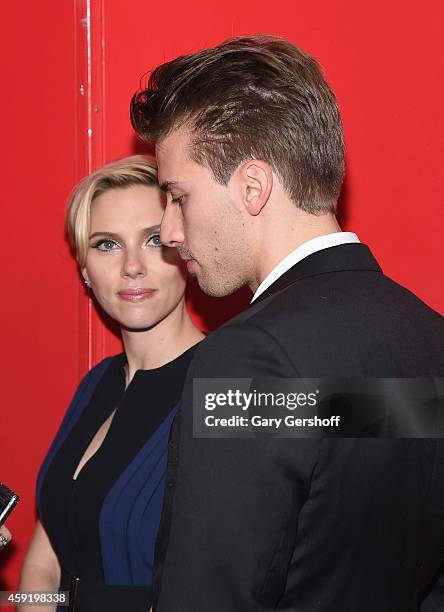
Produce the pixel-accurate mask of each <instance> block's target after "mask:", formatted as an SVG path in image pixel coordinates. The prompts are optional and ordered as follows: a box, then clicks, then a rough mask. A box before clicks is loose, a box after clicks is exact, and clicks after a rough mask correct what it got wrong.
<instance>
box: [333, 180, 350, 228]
mask: <svg viewBox="0 0 444 612" xmlns="http://www.w3.org/2000/svg"><path fill="white" fill-rule="evenodd" d="M349 206H350V183H349V180H348V178H347V174H346V175H345V180H344V182H343V184H342V189H341V193H340V194H339V199H338V207H337V214H336V217H337V219H338V223H339V225H340V226H341V228H342V229H344V228H346V227H347V221H348V214H349Z"/></svg>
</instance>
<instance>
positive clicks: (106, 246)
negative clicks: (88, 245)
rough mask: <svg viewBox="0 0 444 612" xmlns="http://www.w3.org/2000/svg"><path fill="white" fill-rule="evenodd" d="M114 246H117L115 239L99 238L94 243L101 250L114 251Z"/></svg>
mask: <svg viewBox="0 0 444 612" xmlns="http://www.w3.org/2000/svg"><path fill="white" fill-rule="evenodd" d="M114 247H117V243H116V242H114V240H99V242H97V243H96V244H95V245H94V248H95V249H97V250H99V251H114Z"/></svg>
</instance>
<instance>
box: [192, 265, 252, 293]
mask: <svg viewBox="0 0 444 612" xmlns="http://www.w3.org/2000/svg"><path fill="white" fill-rule="evenodd" d="M195 276H196V278H197V282H198V283H199V287H200V288H201V289H202V291H203V292H204V293H206V294H207V295H210V296H211V297H218V298H220V297H225V296H227V295H231V294H232V293H234V292H235V291H237V290H238V289H240V288H241V287H242V285H240V284H239V285H235V284H234V283H228V282H224V281H223V279H222V278H208V276H205V274H202V273H201V272H198V271H196V273H195Z"/></svg>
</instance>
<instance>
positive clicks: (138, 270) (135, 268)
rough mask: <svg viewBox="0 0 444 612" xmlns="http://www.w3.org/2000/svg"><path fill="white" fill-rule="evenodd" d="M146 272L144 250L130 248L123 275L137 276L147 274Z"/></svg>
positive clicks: (127, 252) (124, 263)
mask: <svg viewBox="0 0 444 612" xmlns="http://www.w3.org/2000/svg"><path fill="white" fill-rule="evenodd" d="M146 273H147V267H146V263H145V259H144V256H143V253H142V251H141V250H140V249H128V250H127V251H126V253H125V259H124V261H123V265H122V276H129V277H130V278H137V277H138V276H145V275H146Z"/></svg>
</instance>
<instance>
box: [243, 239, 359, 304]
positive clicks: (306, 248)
mask: <svg viewBox="0 0 444 612" xmlns="http://www.w3.org/2000/svg"><path fill="white" fill-rule="evenodd" d="M349 242H360V240H359V238H358V237H357V235H356V234H354V233H353V232H335V233H334V234H324V235H323V236H316V238H312V239H311V240H308V241H307V242H304V243H303V244H300V245H299V246H298V247H296V248H295V249H294V251H291V253H289V254H288V255H287V256H286V257H284V259H282V260H281V261H280V262H279V263H278V265H277V266H275V267H274V268H273V270H272V271H271V272H270V273H269V274H267V276H266V277H265V278H264V280H263V281H262V282H261V284H260V285H259V287H258V288H257V289H256V291H255V294H254V295H253V298H252V300H251V302H254V300H255V299H256V298H257V297H258V296H259V295H260V294H261V293H263V292H264V291H265V289H268V287H269V286H270V285H272V284H273V283H274V282H275V281H276V280H277V279H278V278H279V277H280V276H282V274H284V273H285V272H286V271H287V270H289V269H290V268H292V267H293V266H294V265H295V264H297V263H298V261H301V260H302V259H304V258H305V257H307V256H308V255H311V254H312V253H316V251H322V250H323V249H329V248H330V247H334V246H338V245H340V244H347V243H349Z"/></svg>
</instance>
